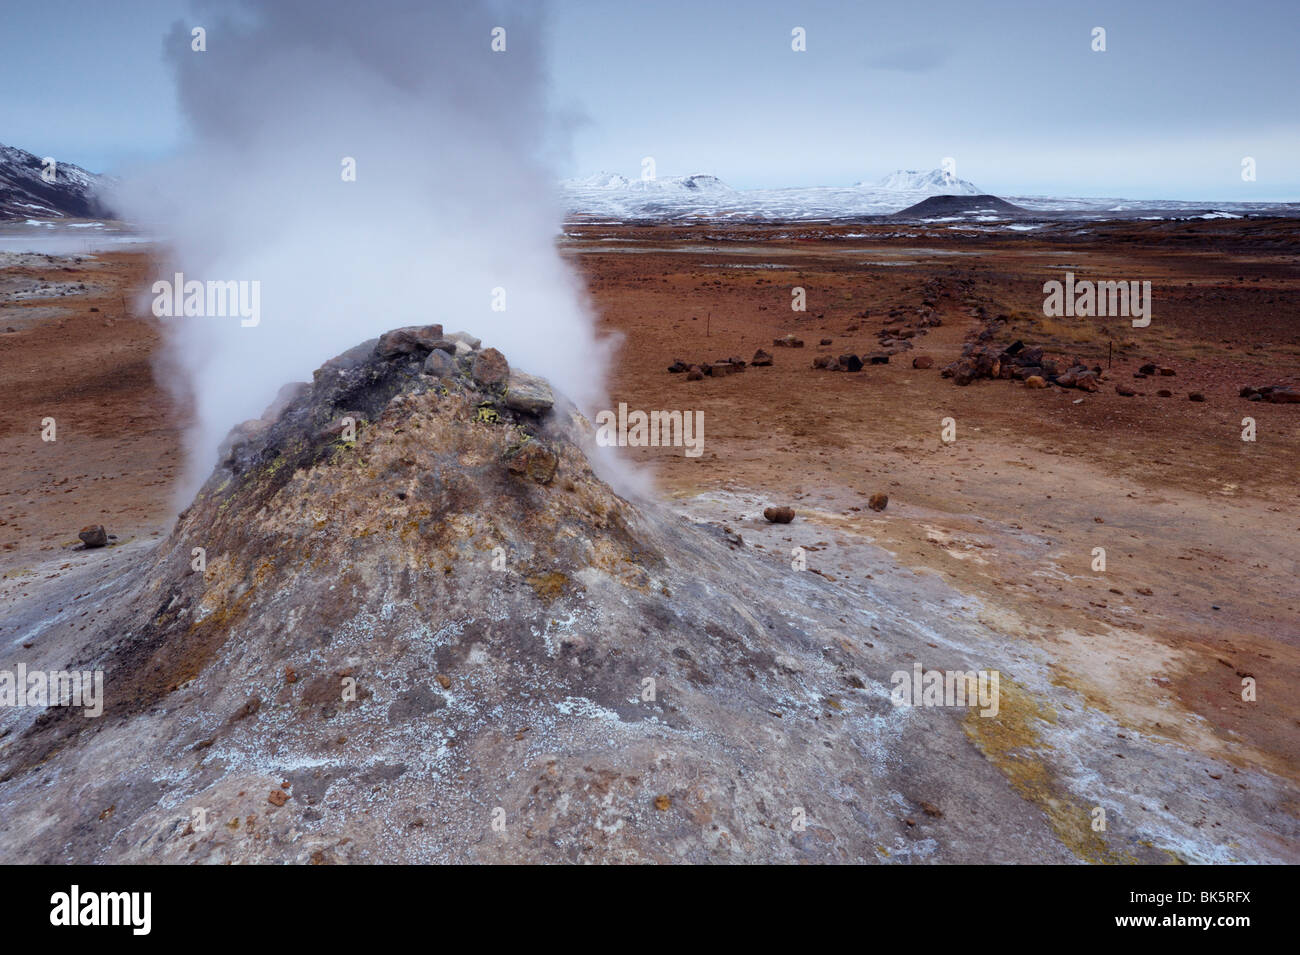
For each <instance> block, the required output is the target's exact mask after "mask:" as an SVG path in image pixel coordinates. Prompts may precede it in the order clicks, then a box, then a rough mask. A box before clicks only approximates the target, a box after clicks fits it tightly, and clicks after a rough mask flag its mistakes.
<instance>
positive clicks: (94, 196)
mask: <svg viewBox="0 0 1300 955" xmlns="http://www.w3.org/2000/svg"><path fill="white" fill-rule="evenodd" d="M56 158H57V157H56ZM45 168H46V164H45V163H44V161H43V160H42V158H41V157H39V156H36V155H34V154H32V153H29V152H27V151H26V150H23V149H18V148H16V147H13V146H3V145H0V219H64V218H72V219H100V218H106V217H107V216H108V215H109V212H108V210H107V209H106V208H105V207H104V204H103V202H102V201H101V200H100V198H99V193H100V190H101V188H102V186H103V177H101V176H97V175H95V174H94V173H92V172H87V171H86V170H84V169H82V168H81V167H80V166H74V165H73V164H72V163H65V162H56V164H55V166H54V181H53V182H46V181H45V179H44V178H42V176H41V173H42V172H43V171H44V170H45Z"/></svg>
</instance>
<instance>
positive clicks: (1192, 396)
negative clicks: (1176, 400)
mask: <svg viewBox="0 0 1300 955" xmlns="http://www.w3.org/2000/svg"><path fill="white" fill-rule="evenodd" d="M1187 400H1188V401H1204V400H1205V395H1203V394H1201V393H1200V392H1199V391H1193V392H1192V393H1191V394H1190V395H1188V396H1187Z"/></svg>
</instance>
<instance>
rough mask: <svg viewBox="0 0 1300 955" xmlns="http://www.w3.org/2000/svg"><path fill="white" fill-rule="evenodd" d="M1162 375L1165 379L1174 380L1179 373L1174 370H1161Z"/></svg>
mask: <svg viewBox="0 0 1300 955" xmlns="http://www.w3.org/2000/svg"><path fill="white" fill-rule="evenodd" d="M1160 374H1161V375H1162V376H1163V377H1165V378H1172V377H1174V375H1176V374H1178V373H1177V372H1176V371H1174V370H1173V369H1172V368H1161V369H1160Z"/></svg>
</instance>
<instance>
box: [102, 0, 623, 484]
mask: <svg viewBox="0 0 1300 955" xmlns="http://www.w3.org/2000/svg"><path fill="white" fill-rule="evenodd" d="M536 9H537V8H536V4H535V3H528V4H519V5H518V6H517V7H514V8H512V9H511V10H509V11H508V12H492V11H491V10H490V9H489V8H488V7H487V6H486V5H484V4H483V3H481V2H477V0H469V2H467V0H456V2H454V3H452V2H436V0H435V2H430V0H384V2H382V3H375V4H358V3H353V2H343V0H275V2H270V3H266V2H262V3H257V4H252V3H247V4H234V5H232V4H229V3H223V4H218V5H200V6H199V7H198V8H197V11H196V13H195V15H194V17H193V18H192V21H191V22H187V23H179V24H177V25H176V26H175V27H174V28H173V30H172V32H171V34H170V35H169V36H168V37H167V38H166V41H165V45H166V50H167V56H168V58H169V59H170V61H171V63H172V65H173V67H174V72H175V74H176V78H177V84H178V93H179V98H180V103H181V106H182V108H183V111H184V113H185V115H186V117H187V118H188V120H189V125H190V127H191V131H192V136H191V140H190V142H189V144H188V145H187V146H186V148H185V149H184V151H183V153H182V154H181V155H180V156H178V157H177V158H175V159H174V160H171V161H168V162H165V163H163V164H161V165H160V166H159V167H157V168H154V169H151V170H149V172H148V174H147V175H146V176H143V177H139V178H137V179H136V180H135V181H133V182H129V183H127V185H126V186H125V187H124V189H123V193H122V195H121V196H120V197H119V203H120V204H121V205H122V206H124V207H125V209H126V212H127V214H128V216H129V217H130V218H132V219H135V220H137V221H139V222H142V223H147V224H148V225H149V226H151V227H154V228H157V229H159V230H161V232H162V234H163V235H165V236H166V237H167V239H168V240H169V253H168V256H167V258H166V259H164V260H163V261H162V262H160V263H159V269H158V274H157V275H155V276H153V277H152V278H156V279H168V280H170V279H171V278H172V274H173V273H174V272H183V273H184V275H185V277H186V279H187V280H188V279H197V280H199V281H209V280H211V281H239V282H252V281H257V282H260V283H261V318H260V323H259V324H258V325H257V326H256V327H241V324H240V319H239V318H238V317H227V318H219V317H181V318H168V319H164V321H165V322H166V323H167V324H168V326H169V330H170V333H171V340H170V346H171V355H170V356H169V361H168V363H167V364H168V367H169V368H172V369H176V370H178V371H179V373H180V380H178V381H176V382H173V384H175V386H176V387H177V389H178V390H179V391H181V392H182V393H184V394H187V395H192V397H193V399H194V408H195V413H196V417H197V421H196V427H195V429H194V430H193V433H192V434H191V435H190V437H189V448H188V451H189V460H190V469H189V471H190V473H189V475H188V480H187V482H186V485H187V486H186V488H184V489H183V490H184V491H185V492H189V491H192V490H193V489H194V487H195V486H196V485H197V484H198V483H200V482H201V481H202V480H203V479H204V478H205V477H206V475H207V474H208V472H209V471H210V469H211V467H212V465H213V464H214V462H215V457H216V449H217V446H218V444H219V443H220V441H221V439H222V438H223V437H224V436H225V434H226V433H227V431H229V429H230V428H231V427H232V426H233V425H235V424H237V423H238V422H240V421H242V420H245V419H247V418H253V417H257V416H259V415H260V414H261V413H262V411H263V410H264V409H265V408H266V406H267V405H268V404H269V403H270V402H271V400H272V398H273V397H274V396H275V393H276V391H277V390H278V389H279V387H280V386H281V385H283V384H285V383H286V382H288V381H294V380H305V379H309V378H310V375H311V372H312V371H313V370H314V369H315V368H317V367H318V366H319V365H320V364H321V362H322V361H324V360H325V359H327V358H329V357H331V356H333V355H336V354H338V353H339V352H342V351H344V350H346V349H347V348H350V347H352V346H353V345H356V344H358V343H360V342H362V341H364V340H365V339H367V338H372V337H374V336H375V335H378V334H379V333H381V332H384V331H386V330H388V329H390V328H394V327H398V326H402V325H420V324H428V323H433V322H439V323H441V324H442V325H443V326H444V327H445V328H446V330H447V331H448V332H453V331H458V330H461V329H464V330H467V331H469V332H471V333H473V334H475V335H478V336H480V337H481V338H482V339H483V343H484V345H485V346H495V347H497V348H500V349H501V350H502V351H503V352H504V353H505V355H506V357H507V359H508V360H509V361H510V363H511V365H512V366H517V367H520V368H523V369H526V370H528V371H532V372H535V373H538V374H542V375H545V376H547V377H549V378H550V379H551V380H552V381H553V382H554V384H555V385H556V387H557V388H558V389H559V390H560V391H563V392H564V393H566V394H567V395H569V397H571V398H572V399H574V400H575V401H576V402H577V403H578V404H579V406H581V407H584V408H590V407H591V406H592V403H594V402H595V401H597V400H598V399H599V398H601V396H602V385H603V382H602V380H601V378H602V373H601V371H600V370H601V369H602V368H604V367H605V364H606V362H605V359H606V357H607V347H606V346H602V344H601V343H599V342H597V340H596V338H595V335H594V332H593V323H592V321H591V318H590V315H589V312H588V308H587V304H586V300H585V293H584V292H583V289H582V287H581V284H580V283H579V282H578V281H577V279H576V277H575V276H574V275H573V273H572V272H571V271H570V269H569V268H568V267H567V266H566V265H565V263H564V262H563V261H561V258H560V256H559V254H558V252H557V251H556V247H555V240H556V236H557V234H558V232H559V227H560V224H561V221H562V212H561V209H560V206H559V205H558V203H557V202H556V201H555V200H554V198H553V191H554V182H555V181H556V176H554V175H553V174H552V172H551V170H550V169H549V168H548V167H547V165H546V162H545V158H544V157H545V155H546V153H547V151H548V149H550V148H551V147H552V146H553V145H554V143H553V141H552V139H551V136H552V124H551V123H550V122H549V120H548V113H547V107H546V81H545V71H544V64H543V57H542V53H541V49H542V44H543V36H542V22H541V21H540V19H539V17H538V15H537V13H536ZM199 26H201V27H203V28H204V30H205V31H206V38H205V39H206V46H207V49H206V51H205V52H196V51H193V50H192V49H191V30H192V28H193V27H199ZM496 27H504V28H505V30H506V37H505V38H506V51H505V52H493V51H492V49H491V41H492V32H493V29H494V28H496ZM345 157H351V158H352V159H354V160H355V162H356V181H354V182H347V181H344V180H343V177H342V174H341V173H342V170H343V165H342V164H343V161H344V159H345ZM151 281H152V279H151ZM497 288H501V289H504V290H505V306H506V307H505V310H504V311H494V310H493V309H492V300H493V290H494V289H497Z"/></svg>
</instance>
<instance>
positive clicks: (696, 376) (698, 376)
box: [686, 365, 704, 381]
mask: <svg viewBox="0 0 1300 955" xmlns="http://www.w3.org/2000/svg"><path fill="white" fill-rule="evenodd" d="M703 379H704V371H703V370H702V369H701V368H700V366H699V365H691V368H690V370H689V371H688V372H686V380H687V381H702V380H703Z"/></svg>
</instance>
